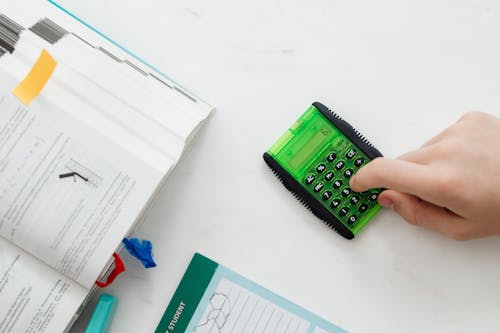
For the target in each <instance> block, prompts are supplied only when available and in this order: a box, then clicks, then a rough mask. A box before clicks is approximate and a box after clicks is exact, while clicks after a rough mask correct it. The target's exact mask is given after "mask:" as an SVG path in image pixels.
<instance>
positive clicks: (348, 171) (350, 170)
mask: <svg viewBox="0 0 500 333" xmlns="http://www.w3.org/2000/svg"><path fill="white" fill-rule="evenodd" d="M352 174H353V171H352V169H347V170H346V171H344V177H345V178H351V176H352Z"/></svg>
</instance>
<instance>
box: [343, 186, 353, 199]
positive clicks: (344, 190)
mask: <svg viewBox="0 0 500 333" xmlns="http://www.w3.org/2000/svg"><path fill="white" fill-rule="evenodd" d="M351 192H352V190H351V189H350V188H349V187H346V188H345V189H343V190H342V196H343V197H348V196H349V194H351Z"/></svg>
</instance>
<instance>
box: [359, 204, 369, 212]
mask: <svg viewBox="0 0 500 333" xmlns="http://www.w3.org/2000/svg"><path fill="white" fill-rule="evenodd" d="M367 210H368V205H367V204H365V203H364V204H361V206H359V208H358V211H359V212H360V213H364V212H366V211H367Z"/></svg>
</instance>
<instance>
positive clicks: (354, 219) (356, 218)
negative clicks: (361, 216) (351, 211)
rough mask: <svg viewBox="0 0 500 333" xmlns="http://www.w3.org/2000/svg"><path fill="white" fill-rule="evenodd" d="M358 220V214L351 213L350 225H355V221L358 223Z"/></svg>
mask: <svg viewBox="0 0 500 333" xmlns="http://www.w3.org/2000/svg"><path fill="white" fill-rule="evenodd" d="M357 220H358V217H357V216H356V215H351V216H349V218H348V219H347V223H349V224H350V225H353V224H354V223H356V221H357Z"/></svg>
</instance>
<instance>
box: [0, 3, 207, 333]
mask: <svg viewBox="0 0 500 333" xmlns="http://www.w3.org/2000/svg"><path fill="white" fill-rule="evenodd" d="M26 8H29V10H26ZM0 13H1V16H0V333H4V332H51V333H52V332H63V331H65V330H67V329H68V328H69V326H70V325H71V323H72V321H73V320H74V316H75V313H77V312H78V309H79V308H80V307H81V306H82V304H84V303H85V300H86V298H87V297H88V295H89V294H90V292H91V290H92V289H93V288H94V283H95V281H96V279H97V278H98V277H99V276H100V275H101V274H102V273H103V271H104V270H105V269H106V268H107V267H108V266H109V263H110V258H111V257H112V254H113V252H115V251H116V249H117V248H118V247H119V246H120V243H121V240H122V238H123V237H124V236H126V235H128V234H129V233H130V232H131V231H132V230H133V228H134V227H135V226H136V225H137V223H138V222H139V221H140V219H141V217H142V216H143V214H144V212H145V211H146V210H147V209H148V207H149V205H150V203H151V201H152V200H153V198H154V196H155V194H156V193H157V192H158V190H159V189H160V187H161V185H162V183H163V182H164V181H165V179H166V177H167V176H168V175H169V174H170V172H171V171H172V168H173V167H174V166H175V165H176V163H177V162H178V161H179V159H180V158H181V156H182V154H183V152H184V151H185V149H186V148H187V146H188V145H189V143H190V142H191V140H192V138H193V136H194V135H195V133H196V132H197V130H198V129H199V127H200V126H201V125H202V124H203V122H204V121H205V120H206V119H207V118H208V117H209V116H210V114H211V112H212V110H213V108H212V107H211V106H210V105H208V104H206V103H205V102H203V101H201V100H200V99H198V98H197V97H195V96H193V95H192V94H190V93H189V92H187V91H185V90H184V89H183V88H181V87H179V86H178V85H176V84H175V83H173V82H171V81H170V80H169V79H167V78H166V77H164V76H162V74H161V73H158V72H157V71H155V70H154V69H152V68H150V67H148V66H147V65H145V64H143V63H141V62H140V61H138V60H137V58H136V57H134V56H133V55H131V54H130V53H128V52H127V51H125V50H124V49H122V48H120V47H118V46H117V44H114V43H113V42H111V41H110V40H109V39H106V38H104V37H103V36H102V35H101V34H100V33H98V32H96V31H95V30H93V29H91V28H89V26H87V25H85V24H83V23H82V22H80V21H79V20H77V19H75V18H74V17H73V16H72V15H69V14H68V13H66V12H65V11H64V10H61V8H58V6H57V5H55V4H54V3H52V2H44V1H40V0H27V1H22V2H14V1H12V2H10V3H9V4H3V5H2V7H1V8H0ZM43 50H46V51H47V52H48V53H49V54H50V55H51V56H52V57H53V58H54V59H55V60H56V61H57V66H56V68H55V71H54V72H53V74H52V76H51V77H50V79H49V80H48V81H47V83H46V85H45V87H44V88H43V90H42V91H41V93H40V94H39V95H38V96H37V97H36V98H35V99H34V100H33V102H32V103H30V104H29V106H26V105H24V104H23V103H22V102H21V101H19V100H18V99H17V98H16V97H15V96H14V95H13V94H12V90H13V88H14V87H16V86H17V85H18V84H19V82H21V81H22V80H23V78H24V77H25V76H26V75H27V73H28V72H29V71H30V69H31V67H32V66H33V64H34V63H35V62H36V60H37V58H38V57H39V55H40V54H41V52H42V51H43Z"/></svg>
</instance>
